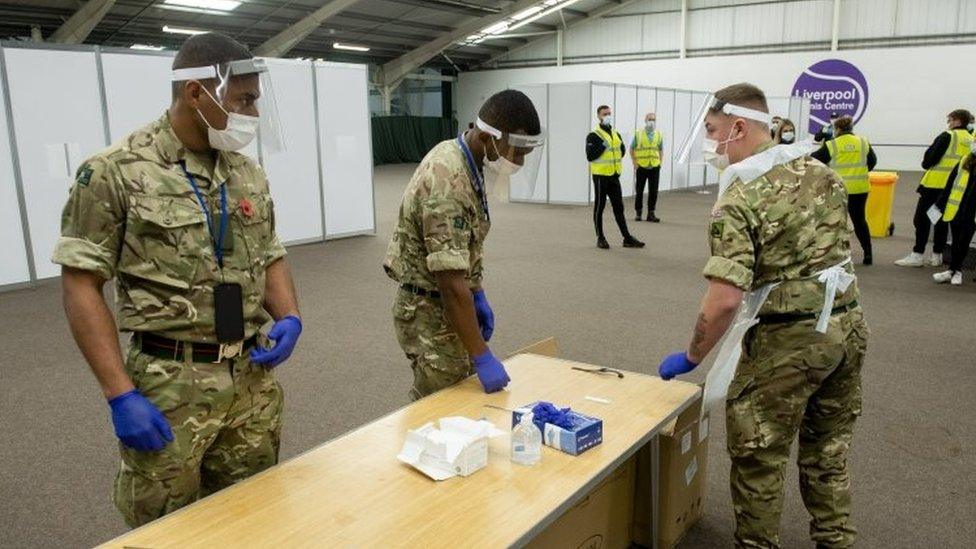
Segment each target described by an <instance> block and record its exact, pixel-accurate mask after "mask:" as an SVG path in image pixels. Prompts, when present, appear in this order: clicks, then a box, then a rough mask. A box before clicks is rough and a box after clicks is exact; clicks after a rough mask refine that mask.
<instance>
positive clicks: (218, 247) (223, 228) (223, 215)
mask: <svg viewBox="0 0 976 549" xmlns="http://www.w3.org/2000/svg"><path fill="white" fill-rule="evenodd" d="M180 167H181V168H183V173H184V174H186V178H187V179H188V180H189V181H190V186H191V187H193V192H194V194H196V195H197V201H198V202H200V209H202V210H203V216H204V217H206V218H207V231H208V232H209V233H210V242H211V243H212V244H213V246H214V255H215V256H216V257H217V265H218V266H219V267H220V268H221V269H223V268H224V249H223V245H224V235H225V234H227V219H228V217H229V216H228V214H227V186H226V185H223V184H222V185H220V229H219V232H218V233H217V234H214V228H213V220H212V219H211V218H210V208H208V207H207V201H206V200H204V199H203V194H202V193H200V188H199V187H197V181H196V179H193V175H192V174H190V172H189V170H187V169H186V162H184V161H182V160H180Z"/></svg>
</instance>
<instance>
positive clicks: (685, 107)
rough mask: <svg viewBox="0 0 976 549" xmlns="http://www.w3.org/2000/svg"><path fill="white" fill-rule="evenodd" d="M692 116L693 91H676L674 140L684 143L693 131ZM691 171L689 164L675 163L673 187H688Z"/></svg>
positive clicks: (672, 179) (672, 178)
mask: <svg viewBox="0 0 976 549" xmlns="http://www.w3.org/2000/svg"><path fill="white" fill-rule="evenodd" d="M692 116H693V115H692V114H691V92H686V91H676V92H674V140H675V141H676V142H677V143H683V142H684V141H685V139H687V138H688V135H689V134H690V133H691V117H692ZM672 145H673V144H672ZM679 147H680V145H679ZM671 150H673V151H676V149H675V148H672V149H671ZM673 164H674V163H673ZM689 172H690V170H689V165H688V164H687V163H685V164H674V165H673V167H672V174H671V181H672V183H671V188H672V189H687V188H688V186H689V183H690V182H689V180H688V176H689Z"/></svg>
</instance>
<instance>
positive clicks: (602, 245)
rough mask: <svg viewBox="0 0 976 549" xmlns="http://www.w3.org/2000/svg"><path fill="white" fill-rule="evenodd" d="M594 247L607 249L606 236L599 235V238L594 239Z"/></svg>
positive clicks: (608, 246)
mask: <svg viewBox="0 0 976 549" xmlns="http://www.w3.org/2000/svg"><path fill="white" fill-rule="evenodd" d="M596 247H597V248H600V249H601V250H609V249H610V244H609V243H608V242H607V239H606V238H603V237H602V236H601V237H600V238H597V239H596Z"/></svg>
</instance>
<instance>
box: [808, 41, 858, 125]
mask: <svg viewBox="0 0 976 549" xmlns="http://www.w3.org/2000/svg"><path fill="white" fill-rule="evenodd" d="M792 95H794V96H797V95H799V96H803V97H806V98H807V99H809V100H810V133H816V132H818V131H820V129H821V128H822V127H824V126H826V125H827V124H829V123H830V113H832V112H836V113H837V114H838V115H839V116H844V115H849V116H850V117H851V118H853V119H854V122H855V123H857V121H858V120H860V119H861V117H862V116H864V111H865V109H867V107H868V81H867V80H865V78H864V74H863V73H862V72H861V71H860V70H859V69H858V68H857V67H855V66H854V65H852V64H850V63H848V62H847V61H842V60H840V59H825V60H823V61H820V62H817V63H814V64H813V65H810V66H809V67H808V68H807V69H806V70H804V71H803V73H802V74H800V76H799V78H797V79H796V83H795V84H793V93H792Z"/></svg>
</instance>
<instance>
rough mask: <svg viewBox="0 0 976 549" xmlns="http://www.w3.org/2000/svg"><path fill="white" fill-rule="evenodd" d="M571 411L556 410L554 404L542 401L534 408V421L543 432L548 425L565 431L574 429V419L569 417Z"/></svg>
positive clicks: (564, 409)
mask: <svg viewBox="0 0 976 549" xmlns="http://www.w3.org/2000/svg"><path fill="white" fill-rule="evenodd" d="M571 411H572V410H571V409H569V408H556V406H555V405H554V404H553V403H551V402H545V401H542V402H539V403H538V404H536V405H535V406H533V407H532V419H533V420H534V421H535V424H536V425H538V426H539V428H540V429H542V430H543V432H544V431H545V424H546V423H551V424H553V425H555V426H557V427H562V428H563V429H572V428H573V419H572V417H570V415H569V413H570V412H571Z"/></svg>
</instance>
